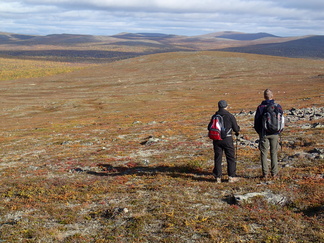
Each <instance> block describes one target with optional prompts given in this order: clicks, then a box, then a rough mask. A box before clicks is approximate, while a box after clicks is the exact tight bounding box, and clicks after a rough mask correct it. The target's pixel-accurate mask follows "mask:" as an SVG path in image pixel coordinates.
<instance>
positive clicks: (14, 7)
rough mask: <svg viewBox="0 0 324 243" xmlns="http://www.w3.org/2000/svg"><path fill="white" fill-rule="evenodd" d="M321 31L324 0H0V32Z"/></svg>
mask: <svg viewBox="0 0 324 243" xmlns="http://www.w3.org/2000/svg"><path fill="white" fill-rule="evenodd" d="M220 31H238V32H244V33H258V32H266V33H269V34H273V35H277V36H282V37H286V36H304V35H324V1H323V0H0V32H9V33H18V34H31V35H49V34H63V33H66V34H85V35H115V34H118V33H121V32H130V33H163V34H175V35H185V36H195V35H203V34H209V33H213V32H220Z"/></svg>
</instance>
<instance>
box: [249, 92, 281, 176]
mask: <svg viewBox="0 0 324 243" xmlns="http://www.w3.org/2000/svg"><path fill="white" fill-rule="evenodd" d="M263 95H264V100H263V101H262V102H261V104H260V105H259V106H258V107H257V110H256V113H255V117H254V129H255V131H256V132H257V133H258V134H259V138H260V139H259V150H260V152H261V166H262V178H264V179H268V178H269V177H270V174H269V168H268V160H267V154H268V150H269V147H270V157H271V171H270V172H271V176H272V177H273V178H276V176H277V175H278V147H279V134H280V132H281V131H282V129H283V122H284V120H283V116H282V115H283V111H282V107H281V106H280V105H279V104H277V103H275V101H274V99H273V93H272V91H271V90H270V89H266V90H265V91H264V93H263ZM269 109H273V110H275V111H274V112H272V111H269ZM269 114H273V115H269ZM272 116H273V117H272ZM278 117H279V120H278ZM280 117H281V118H280ZM281 119H282V120H281ZM269 123H273V124H269ZM271 126H274V128H271Z"/></svg>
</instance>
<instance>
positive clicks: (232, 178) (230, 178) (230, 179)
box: [228, 176, 240, 183]
mask: <svg viewBox="0 0 324 243" xmlns="http://www.w3.org/2000/svg"><path fill="white" fill-rule="evenodd" d="M239 180H240V178H238V177H232V176H229V177H228V182H230V183H233V182H237V181H239Z"/></svg>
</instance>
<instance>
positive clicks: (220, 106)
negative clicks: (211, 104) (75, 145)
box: [218, 100, 227, 108]
mask: <svg viewBox="0 0 324 243" xmlns="http://www.w3.org/2000/svg"><path fill="white" fill-rule="evenodd" d="M226 107H227V102H226V101H225V100H220V101H218V108H226Z"/></svg>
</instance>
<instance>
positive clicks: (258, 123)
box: [254, 100, 283, 135]
mask: <svg viewBox="0 0 324 243" xmlns="http://www.w3.org/2000/svg"><path fill="white" fill-rule="evenodd" d="M274 103H275V101H274V100H264V101H262V102H261V104H260V105H259V106H258V108H257V110H256V113H255V116H254V130H255V131H256V132H257V133H258V134H259V135H267V134H265V131H263V126H262V115H263V111H264V109H265V108H266V107H267V106H268V105H273V104H274ZM277 107H278V108H279V112H281V113H283V111H282V107H281V106H280V105H279V104H278V106H277Z"/></svg>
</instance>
